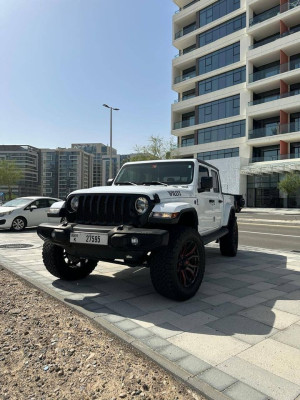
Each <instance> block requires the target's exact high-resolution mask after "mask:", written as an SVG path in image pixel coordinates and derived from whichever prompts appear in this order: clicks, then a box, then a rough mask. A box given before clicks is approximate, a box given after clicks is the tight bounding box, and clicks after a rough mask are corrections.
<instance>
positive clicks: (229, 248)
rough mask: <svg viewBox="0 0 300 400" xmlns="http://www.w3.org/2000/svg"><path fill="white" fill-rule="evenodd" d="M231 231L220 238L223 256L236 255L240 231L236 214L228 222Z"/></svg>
mask: <svg viewBox="0 0 300 400" xmlns="http://www.w3.org/2000/svg"><path fill="white" fill-rule="evenodd" d="M228 230H229V232H228V233H227V235H225V236H223V237H221V238H220V251H221V254H222V255H223V256H227V257H235V256H236V255H237V250H238V244H239V231H238V224H237V220H236V216H235V215H231V216H230V218H229V223H228Z"/></svg>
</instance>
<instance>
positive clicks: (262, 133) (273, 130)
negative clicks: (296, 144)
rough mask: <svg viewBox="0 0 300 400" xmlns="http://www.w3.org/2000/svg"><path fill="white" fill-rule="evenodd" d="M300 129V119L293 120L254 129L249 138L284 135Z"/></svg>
mask: <svg viewBox="0 0 300 400" xmlns="http://www.w3.org/2000/svg"><path fill="white" fill-rule="evenodd" d="M298 131H300V121H298V122H291V123H290V124H279V123H278V124H277V125H276V126H268V127H265V128H257V129H252V130H250V131H249V133H248V138H249V139H258V138H261V137H267V136H274V135H283V134H286V133H293V132H298Z"/></svg>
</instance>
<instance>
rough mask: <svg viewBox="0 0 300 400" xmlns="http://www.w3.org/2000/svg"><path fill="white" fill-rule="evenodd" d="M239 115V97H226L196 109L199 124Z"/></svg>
mask: <svg viewBox="0 0 300 400" xmlns="http://www.w3.org/2000/svg"><path fill="white" fill-rule="evenodd" d="M239 113H240V95H239V94H238V95H235V96H230V97H226V98H225V99H220V100H216V101H212V102H210V103H205V104H202V105H200V106H199V107H198V114H199V121H198V123H199V124H204V123H206V122H210V121H215V120H218V119H222V118H228V117H232V116H234V115H239Z"/></svg>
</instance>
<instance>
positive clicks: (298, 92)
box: [248, 89, 300, 107]
mask: <svg viewBox="0 0 300 400" xmlns="http://www.w3.org/2000/svg"><path fill="white" fill-rule="evenodd" d="M298 94H300V89H297V90H293V91H291V92H288V93H283V94H277V95H274V96H270V97H265V98H264V99H258V100H254V101H250V102H249V103H248V105H249V106H250V107H251V106H256V105H258V104H263V103H268V102H269V101H274V100H279V99H285V98H286V97H292V96H297V95H298Z"/></svg>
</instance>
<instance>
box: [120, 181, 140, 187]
mask: <svg viewBox="0 0 300 400" xmlns="http://www.w3.org/2000/svg"><path fill="white" fill-rule="evenodd" d="M117 185H133V186H137V184H136V183H134V182H129V181H126V182H118V183H117Z"/></svg>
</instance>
